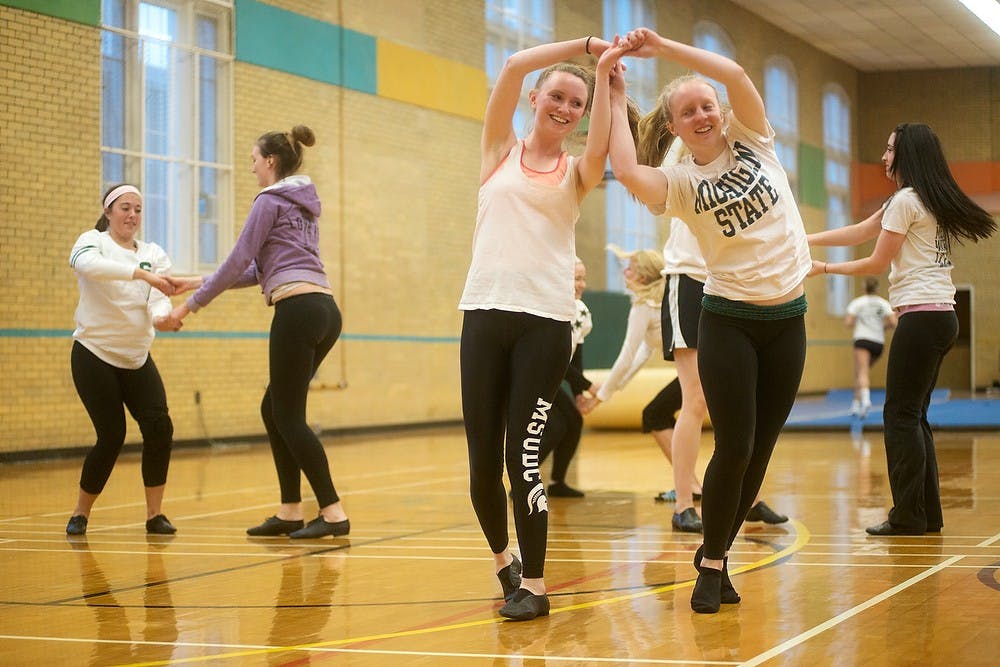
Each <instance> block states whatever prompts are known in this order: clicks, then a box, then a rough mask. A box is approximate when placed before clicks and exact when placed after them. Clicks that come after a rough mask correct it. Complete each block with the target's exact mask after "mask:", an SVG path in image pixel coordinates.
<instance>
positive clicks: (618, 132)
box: [598, 28, 811, 613]
mask: <svg viewBox="0 0 1000 667" xmlns="http://www.w3.org/2000/svg"><path fill="white" fill-rule="evenodd" d="M623 55H627V56H636V57H642V58H649V57H662V58H665V59H667V60H669V61H671V62H673V63H675V64H676V65H679V66H681V67H684V68H689V69H692V70H695V71H696V72H700V73H702V74H704V75H705V76H707V77H711V78H712V79H714V80H716V81H720V82H722V84H723V85H724V86H725V87H726V92H727V93H728V97H729V101H730V103H731V104H732V112H731V113H730V112H729V111H727V110H726V109H724V108H723V106H722V105H721V104H720V102H719V95H718V93H717V92H716V90H715V89H714V88H713V87H712V85H711V84H710V83H709V82H708V81H707V80H706V79H704V78H700V77H695V76H685V77H681V78H679V79H675V80H674V81H672V82H670V83H669V84H667V86H666V88H665V89H664V91H663V92H662V93H661V95H660V98H659V100H658V102H657V106H656V109H655V110H654V111H653V112H652V113H651V114H649V115H647V116H646V117H644V118H643V120H642V122H641V123H640V126H639V148H638V150H637V149H636V146H635V144H634V143H633V141H632V137H631V136H630V132H629V128H628V124H627V122H626V113H625V112H626V105H625V91H624V84H623V83H622V82H619V79H620V78H621V77H616V78H615V79H613V80H612V82H611V83H612V85H611V102H612V104H611V106H612V121H611V144H610V151H609V156H610V157H611V167H612V169H613V170H614V173H615V176H616V177H617V178H618V180H619V181H620V182H621V183H622V184H623V185H625V187H627V188H628V189H629V191H630V192H631V193H632V194H634V195H635V196H636V197H637V198H638V199H639V200H640V201H641V202H642V203H643V204H645V205H646V206H647V207H650V208H652V209H654V210H663V211H664V212H665V213H666V214H668V215H671V216H676V217H678V218H681V219H682V220H683V221H684V222H685V223H686V224H687V225H688V227H689V228H690V229H691V231H692V233H693V234H694V236H695V238H697V240H698V246H699V248H700V249H701V255H702V257H704V258H705V265H706V267H707V269H708V276H707V278H706V281H705V296H704V298H703V301H702V307H703V311H702V315H701V319H700V322H699V332H698V355H697V358H698V372H699V375H700V377H701V384H702V388H703V390H704V394H705V401H706V404H707V405H708V412H709V415H710V417H711V419H712V426H713V430H714V435H715V451H714V452H713V454H712V459H711V461H710V462H709V464H708V468H707V469H706V471H705V479H704V485H703V497H702V523H703V525H704V534H705V541H704V545H703V547H701V548H699V549H698V550H697V551H696V552H695V559H694V560H695V566H696V567H697V568H698V581H697V582H696V583H695V587H694V590H693V591H692V594H691V608H692V609H693V610H694V611H696V612H699V613H715V612H718V611H719V608H720V604H726V603H730V604H735V603H737V602H739V600H740V597H739V595H738V594H737V593H736V591H735V590H734V589H733V587H732V582H731V581H730V580H729V576H728V574H727V571H726V557H727V553H728V550H729V548H730V546H731V545H732V543H733V541H734V540H735V539H736V536H737V535H738V534H739V531H740V527H741V526H742V525H743V521H744V519H745V518H746V516H747V513H748V512H749V510H750V507H751V506H752V505H753V504H754V502H755V501H756V496H757V492H758V491H759V490H760V487H761V484H762V483H763V480H764V475H765V473H766V472H767V465H768V462H769V461H770V459H771V454H772V452H773V451H774V446H775V444H776V442H777V439H778V435H779V434H780V432H781V428H782V427H783V426H784V424H785V420H786V419H787V418H788V414H789V412H790V411H791V409H792V405H793V403H794V402H795V396H796V394H797V392H798V388H799V381H800V380H801V377H802V369H803V366H804V364H805V355H806V334H805V312H806V299H805V289H804V287H803V284H802V283H803V280H804V279H805V277H806V275H807V274H808V273H809V269H810V267H811V260H810V257H809V247H808V245H807V244H806V240H805V229H804V227H803V225H802V218H801V216H800V215H799V211H798V207H797V206H796V204H795V199H794V198H793V197H792V192H791V188H790V187H789V184H788V176H787V174H786V173H785V170H784V169H783V168H782V166H781V163H780V162H779V160H778V157H777V153H776V151H775V146H774V130H773V129H772V128H771V125H770V123H769V122H768V120H767V117H766V115H765V109H764V101H763V99H762V98H761V96H760V93H759V92H758V91H757V88H756V87H755V86H754V84H753V82H752V81H751V80H750V77H749V76H747V74H746V72H745V71H744V70H743V68H742V67H741V66H740V65H739V64H738V63H736V62H734V61H733V60H731V59H729V58H726V57H724V56H720V55H718V54H716V53H712V52H710V51H707V50H704V49H699V48H696V47H693V46H689V45H687V44H682V43H680V42H675V41H673V40H670V39H666V38H664V37H661V36H660V35H657V34H656V33H655V32H653V31H651V30H649V29H647V28H637V29H636V30H633V31H631V32H629V33H628V34H627V35H626V36H625V38H624V39H623V40H622V41H621V43H620V45H617V46H616V47H615V48H612V49H608V51H606V52H605V53H604V55H603V56H602V57H601V61H600V62H599V63H598V66H600V65H601V64H602V63H603V62H604V61H605V60H611V61H614V62H617V59H619V58H621V57H622V56H623ZM619 83H620V84H621V85H619ZM675 136H676V137H677V138H679V139H680V140H681V141H683V142H684V144H685V146H687V148H688V150H690V151H691V155H689V156H686V157H685V158H683V159H681V161H680V162H679V163H678V164H676V165H665V166H662V168H661V167H660V165H661V164H662V161H663V157H664V155H665V153H666V150H667V148H668V147H669V145H670V143H671V141H672V140H673V138H674V137H675Z"/></svg>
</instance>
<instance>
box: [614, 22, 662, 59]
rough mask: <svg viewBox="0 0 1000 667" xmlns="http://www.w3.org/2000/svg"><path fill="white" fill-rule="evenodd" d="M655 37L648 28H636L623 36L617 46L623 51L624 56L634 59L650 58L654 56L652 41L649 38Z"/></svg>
mask: <svg viewBox="0 0 1000 667" xmlns="http://www.w3.org/2000/svg"><path fill="white" fill-rule="evenodd" d="M656 36H657V35H656V33H655V32H653V31H652V30H650V29H649V28H636V29H635V30H629V31H628V32H627V33H625V36H624V37H622V38H621V39H620V40H619V44H621V46H622V48H623V49H624V50H625V52H626V55H629V56H633V57H635V58H650V57H652V56H655V55H656V52H655V50H654V40H652V39H650V38H651V37H656Z"/></svg>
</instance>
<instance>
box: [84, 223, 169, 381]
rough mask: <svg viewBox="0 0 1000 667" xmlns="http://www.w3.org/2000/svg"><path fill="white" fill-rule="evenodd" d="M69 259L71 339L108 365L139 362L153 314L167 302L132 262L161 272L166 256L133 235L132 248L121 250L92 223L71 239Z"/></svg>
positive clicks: (160, 312)
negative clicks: (75, 289)
mask: <svg viewBox="0 0 1000 667" xmlns="http://www.w3.org/2000/svg"><path fill="white" fill-rule="evenodd" d="M69 265H70V266H71V267H73V270H74V271H75V272H76V276H77V282H78V284H79V286H80V303H79V304H78V305H77V307H76V316H75V317H76V330H75V331H74V332H73V338H74V340H77V341H79V342H80V344H81V345H83V346H84V347H86V348H87V349H88V350H90V351H91V352H93V353H94V354H95V355H96V356H97V357H98V358H99V359H101V360H102V361H104V362H106V363H109V364H111V365H112V366H115V367H117V368H127V369H131V370H134V369H136V368H140V367H141V366H142V365H143V364H144V363H146V357H147V356H149V348H150V346H151V345H152V344H153V338H154V337H155V335H156V332H155V331H154V329H153V319H154V318H156V317H162V316H165V315H168V314H169V313H170V310H171V308H172V305H171V303H170V299H169V298H167V296H166V295H165V294H163V293H162V292H160V291H159V290H157V289H153V288H152V287H150V285H149V284H148V283H147V282H145V281H143V280H135V279H133V278H132V274H133V272H134V271H135V269H136V267H140V268H143V269H145V270H147V271H151V272H153V273H158V274H167V273H169V272H170V266H171V265H170V258H168V257H167V254H166V253H165V252H164V251H163V249H162V248H160V246H158V245H156V244H155V243H143V242H142V241H136V248H135V250H127V249H125V248H123V247H121V246H120V245H118V244H117V243H115V242H114V240H113V239H112V238H111V237H110V236H109V235H108V233H107V232H99V231H97V230H96V229H92V230H90V231H88V232H84V233H83V234H81V235H80V238H78V239H77V240H76V243H75V244H74V245H73V250H72V252H71V253H70V258H69Z"/></svg>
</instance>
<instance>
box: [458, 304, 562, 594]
mask: <svg viewBox="0 0 1000 667" xmlns="http://www.w3.org/2000/svg"><path fill="white" fill-rule="evenodd" d="M571 352H572V341H571V335H570V324H569V322H559V321H556V320H550V319H548V318H544V317H537V316H535V315H529V314H526V313H511V312H506V311H501V310H470V311H466V312H465V318H464V322H463V325H462V344H461V353H460V355H461V365H462V414H463V416H464V418H465V435H466V439H467V440H468V446H469V492H470V495H471V497H472V506H473V508H474V509H475V510H476V516H477V517H478V518H479V525H480V526H482V529H483V534H484V535H485V536H486V540H487V542H489V545H490V549H492V551H493V553H502V552H503V551H504V549H506V548H507V547H508V541H509V538H508V534H507V496H506V494H505V493H504V488H503V480H502V477H503V465H504V460H505V459H506V463H507V476H508V478H509V479H510V485H511V492H512V494H513V498H514V526H515V528H516V530H517V542H518V546H519V547H520V551H521V560H522V561H523V565H524V569H523V576H524V577H526V578H528V579H537V578H540V577H541V576H542V574H543V570H544V569H545V549H546V539H547V537H546V535H547V532H548V516H549V512H548V499H547V498H546V497H545V485H544V484H543V483H542V479H541V474H540V473H539V471H538V464H539V446H540V443H541V439H542V433H543V431H544V429H545V425H546V422H547V421H548V418H549V414H550V413H551V410H552V401H553V399H554V397H555V394H556V391H558V390H559V384H560V383H561V382H562V379H563V376H564V375H565V374H566V368H567V367H568V366H569V359H570V354H571ZM505 440H506V443H507V447H506V456H505V454H504V442H505Z"/></svg>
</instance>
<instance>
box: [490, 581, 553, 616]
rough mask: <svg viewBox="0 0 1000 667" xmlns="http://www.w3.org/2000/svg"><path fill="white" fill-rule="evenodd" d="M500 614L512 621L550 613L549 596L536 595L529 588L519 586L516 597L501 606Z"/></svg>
mask: <svg viewBox="0 0 1000 667" xmlns="http://www.w3.org/2000/svg"><path fill="white" fill-rule="evenodd" d="M500 615H501V616H503V617H504V618H507V619H510V620H512V621H530V620H531V619H533V618H538V617H539V616H548V615H549V597H548V596H547V595H535V594H534V593H532V592H531V591H529V590H528V589H527V588H519V589H517V592H516V593H514V597H512V598H511V599H510V601H509V602H508V603H507V604H505V605H504V606H503V607H501V608H500Z"/></svg>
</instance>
